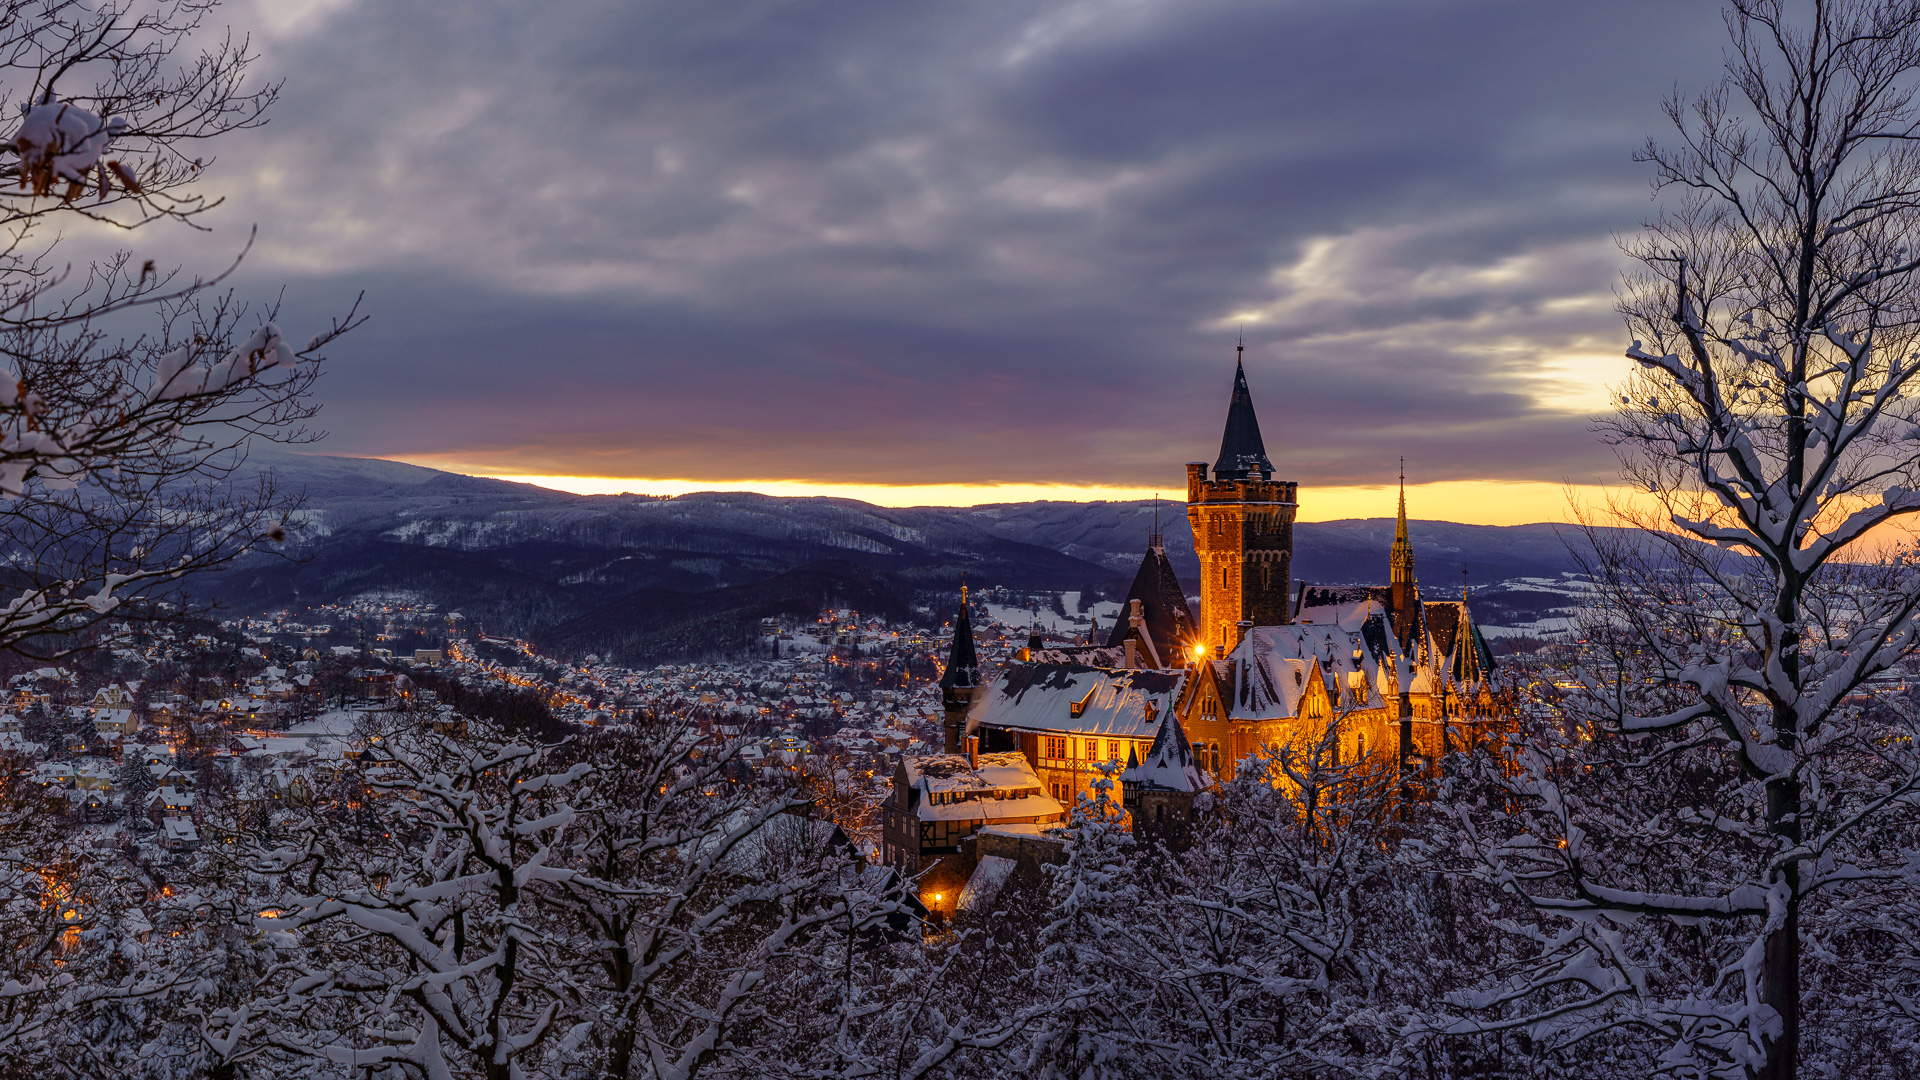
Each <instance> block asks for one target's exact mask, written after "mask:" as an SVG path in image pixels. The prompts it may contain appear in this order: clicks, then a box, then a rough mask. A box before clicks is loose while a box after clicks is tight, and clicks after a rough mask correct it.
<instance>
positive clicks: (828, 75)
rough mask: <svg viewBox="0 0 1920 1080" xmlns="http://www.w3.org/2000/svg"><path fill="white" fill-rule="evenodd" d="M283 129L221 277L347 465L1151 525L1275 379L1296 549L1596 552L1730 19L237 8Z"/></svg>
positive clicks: (245, 161) (257, 149)
mask: <svg viewBox="0 0 1920 1080" xmlns="http://www.w3.org/2000/svg"><path fill="white" fill-rule="evenodd" d="M223 17H224V18H225V19H227V20H229V21H231V23H232V24H233V25H234V27H235V28H236V29H237V30H242V31H245V32H248V33H251V34H252V35H253V40H254V43H255V44H256V46H257V47H258V49H259V51H260V54H261V57H260V61H259V64H258V71H259V73H260V74H261V76H262V77H271V78H278V79H282V80H284V87H283V90H282V98H281V102H280V105H279V106H278V107H277V110H276V112H275V113H274V115H273V120H272V123H271V124H270V125H268V126H267V127H266V128H264V129H261V130H258V131H252V132H242V133H237V134H234V135H231V136H229V137H227V138H226V139H225V141H224V142H222V143H220V144H218V145H216V146H215V147H213V148H212V149H213V150H214V153H213V154H212V155H211V156H212V157H213V162H212V167H211V168H210V169H209V170H208V177H209V179H208V181H207V182H208V184H209V185H210V187H211V188H212V189H213V191H214V192H215V193H218V194H221V195H224V196H225V197H226V198H227V202H226V203H225V204H224V205H223V206H222V207H220V208H219V210H217V211H216V212H215V214H214V215H213V216H212V217H211V218H210V219H209V222H208V223H209V224H212V225H213V226H214V229H213V231H212V232H211V233H208V234H205V235H199V234H189V233H187V232H186V231H185V230H176V231H174V232H153V233H146V234H142V235H141V237H140V240H139V244H140V245H141V254H142V255H143V256H145V257H151V255H150V254H149V253H148V252H147V250H146V248H147V247H151V248H153V249H155V250H158V251H159V253H160V257H161V259H162V261H163V262H178V263H182V264H185V265H188V266H189V267H193V268H199V267H203V266H213V265H215V264H217V263H219V262H220V261H221V260H222V258H223V257H224V256H225V255H228V254H230V253H231V252H232V251H233V250H235V249H236V248H237V246H238V245H239V244H240V243H241V242H242V241H243V240H244V238H245V236H246V231H247V229H248V228H249V227H252V226H256V225H257V226H258V228H259V230H260V234H259V235H260V239H259V242H258V243H257V244H256V246H255V248H254V249H253V251H252V253H251V254H250V256H249V258H248V260H247V262H246V264H245V266H244V267H243V270H242V272H241V274H240V275H239V277H238V278H237V279H236V281H237V286H238V288H239V289H240V290H241V291H242V293H243V294H250V295H259V296H273V295H277V294H279V293H280V290H282V289H284V290H285V292H284V296H285V301H284V311H285V313H286V317H285V318H283V319H282V322H283V324H286V325H287V328H288V331H289V333H290V334H292V335H293V336H295V337H304V336H305V333H306V330H305V324H306V323H313V324H318V323H320V322H321V321H322V320H323V319H324V318H325V316H326V315H327V314H329V313H331V312H334V311H338V310H340V309H341V308H343V307H344V306H345V305H346V304H347V303H349V302H350V301H351V299H352V298H353V296H355V295H356V294H358V293H360V292H362V291H364V293H365V296H366V299H365V302H364V305H363V310H364V311H365V312H366V313H368V314H370V315H371V316H372V318H371V321H369V322H368V324H367V325H366V326H365V327H364V328H362V329H361V330H359V331H356V332H355V333H354V334H352V335H350V336H349V337H347V338H346V339H343V340H342V341H340V342H339V343H337V344H336V345H335V346H334V347H333V348H332V350H331V352H330V355H329V358H328V368H329V374H328V375H327V377H326V379H325V381H324V382H323V384H322V389H321V394H322V397H323V399H324V400H325V402H326V410H325V412H324V413H323V415H322V422H323V424H324V426H325V427H326V428H327V429H328V430H329V431H330V432H331V434H330V436H329V438H328V439H327V440H326V441H325V442H324V443H322V444H320V445H319V447H318V448H317V449H320V450H322V451H324V452H328V453H336V454H350V455H362V456H381V457H391V458H397V459H401V460H406V461H411V462H415V463H419V464H424V465H432V466H435V467H440V468H449V469H454V470H457V471H462V472H470V473H477V474H483V475H510V476H515V477H519V478H540V479H539V482H543V483H548V484H551V485H553V486H561V487H570V488H571V489H574V490H587V491H620V490H630V491H648V492H658V493H669V494H670V493H675V492H679V491H687V490H700V489H716V488H719V489H734V488H746V489H753V490H765V491H773V492H776V493H782V494H785V493H801V494H804V493H812V492H820V493H833V494H850V495H854V496H856V497H863V498H868V499H870V500H871V501H876V502H883V503H890V504H894V505H903V504H914V503H949V504H950V503H964V502H980V501H1005V500H1013V499H1024V498H1032V497H1051V498H1130V497H1140V496H1143V495H1150V494H1152V493H1155V492H1161V493H1167V494H1177V493H1178V492H1179V491H1180V490H1181V489H1183V487H1184V469H1183V463H1184V462H1186V461H1191V460H1209V461H1210V460H1212V458H1213V457H1214V456H1215V454H1216V452H1217V450H1218V445H1219V438H1220V429H1221V425H1222V423H1223V421H1224V418H1225V410H1226V403H1227V397H1228V392H1229V390H1230V387H1231V382H1232V376H1233V363H1234V355H1235V352H1234V349H1235V343H1236V339H1237V337H1238V336H1239V335H1241V334H1244V335H1245V343H1246V366H1247V374H1248V380H1249V383H1250V385H1251V387H1252V391H1253V395H1254V401H1255V404H1256V406H1257V408H1258V410H1259V415H1260V419H1261V424H1262V428H1263V430H1264V433H1265V437H1266V443H1267V450H1268V452H1269V455H1270V456H1271V457H1272V458H1273V460H1274V462H1275V464H1276V466H1277V467H1278V469H1279V473H1280V475H1281V476H1283V477H1286V478H1289V479H1293V480H1297V481H1298V482H1299V483H1300V484H1301V517H1302V518H1303V519H1308V520H1314V519H1326V518H1334V517H1351V516H1379V515H1382V514H1390V513H1391V512H1392V494H1391V491H1390V486H1391V484H1392V483H1393V480H1394V476H1395V470H1396V467H1397V466H1396V462H1397V460H1398V459H1399V458H1400V457H1401V456H1403V455H1404V456H1405V457H1406V459H1407V471H1408V475H1409V482H1410V484H1411V485H1413V491H1412V495H1411V499H1412V501H1413V503H1414V512H1415V515H1416V516H1419V517H1428V518H1444V519H1450V520H1456V521H1469V522H1483V523H1490V524H1506V523H1513V522H1517V521H1537V520H1555V519H1560V518H1564V517H1565V516H1566V514H1567V512H1568V511H1567V502H1568V496H1569V493H1570V492H1572V493H1574V494H1576V495H1582V494H1584V495H1586V496H1592V495H1594V494H1596V493H1599V492H1601V491H1602V490H1603V488H1602V486H1603V485H1606V484H1608V483H1610V482H1611V481H1612V480H1613V479H1614V477H1615V476H1616V472H1617V469H1616V465H1615V462H1614V459H1613V457H1612V454H1611V452H1610V451H1609V450H1608V448H1607V447H1605V446H1604V445H1602V444H1600V443H1599V442H1598V441H1597V440H1596V438H1595V436H1594V434H1593V431H1592V419H1591V418H1592V417H1593V416H1594V415H1595V414H1596V413H1598V412H1600V411H1603V410H1605V409H1606V407H1607V401H1608V387H1609V386H1610V385H1613V384H1615V383H1617V382H1619V381H1620V380H1622V379H1623V378H1624V377H1625V375H1626V361H1624V360H1623V359H1622V358H1621V356H1620V354H1621V350H1622V348H1623V347H1624V345H1625V344H1626V341H1625V335H1624V332H1623V329H1622V326H1621V323H1620V320H1619V318H1618V316H1617V315H1616V314H1615V313H1614V311H1613V287H1614V283H1615V282H1616V280H1617V279H1618V275H1619V272H1620V270H1621V268H1622V258H1621V256H1620V254H1619V250H1618V246H1617V244H1618V240H1619V238H1620V237H1622V236H1626V235H1630V234H1631V233H1633V231H1634V230H1635V229H1636V228H1637V227H1638V225H1639V223H1640V222H1641V221H1643V220H1645V219H1647V218H1648V217H1649V216H1651V214H1652V213H1653V212H1654V209H1655V206H1656V204H1655V203H1654V202H1653V201H1652V193H1651V190H1650V188H1649V185H1648V179H1649V175H1648V171H1647V169H1646V167H1645V166H1643V165H1639V164H1636V163H1635V162H1634V161H1633V153H1634V151H1635V150H1636V149H1637V148H1638V147H1639V146H1640V145H1641V144H1642V143H1643V142H1644V141H1645V139H1646V138H1647V137H1648V136H1649V135H1654V136H1661V135H1663V134H1664V132H1663V125H1664V119H1663V117H1662V114H1661V111H1660V106H1661V102H1662V99H1663V98H1664V97H1665V96H1666V95H1668V94H1671V93H1672V92H1674V90H1675V89H1676V88H1678V89H1680V90H1682V91H1687V92H1691V91H1696V90H1698V89H1700V88H1703V87H1705V86H1706V85H1707V84H1708V82H1709V81H1710V80H1711V79H1712V78H1713V76H1714V75H1715V74H1716V72H1717V68H1718V64H1719V60H1720V56H1721V48H1722V44H1721V43H1722V40H1723V36H1724V30H1723V28H1722V25H1721V23H1720V18H1719V12H1718V9H1717V7H1716V6H1715V5H1714V4H1711V3H1701V2H1696V0H1659V2H1642V0H1610V2H1609V3H1606V4H1591V3H1574V2H1571V0H1524V2H1507V0H1499V2H1495V0H1342V2H1339V3H1327V2H1325V0H1315V2H1285V0H1260V2H1253V3H1240V2H1216V0H1080V2H1073V0H1068V2H980V3H966V4H875V3H872V2H870V0H868V2H854V3H843V2H837V0H808V2H805V3H801V2H785V0H736V2H729V3H724V4H714V3H711V2H704V0H684V2H683V0H670V2H644V3H635V2H631V0H620V2H600V0H569V2H568V3H566V4H564V5H558V6H543V5H528V4H525V3H517V2H516V3H507V2H491V0H471V2H459V3H455V2H446V3H424V2H419V0H404V2H403V0H377V2H374V0H363V2H356V0H236V2H231V3H230V4H229V5H228V6H227V7H226V8H224V9H223Z"/></svg>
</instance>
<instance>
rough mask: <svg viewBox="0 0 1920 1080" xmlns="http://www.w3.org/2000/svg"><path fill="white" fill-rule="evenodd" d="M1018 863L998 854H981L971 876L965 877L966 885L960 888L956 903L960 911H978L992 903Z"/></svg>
mask: <svg viewBox="0 0 1920 1080" xmlns="http://www.w3.org/2000/svg"><path fill="white" fill-rule="evenodd" d="M1018 865H1019V864H1018V863H1016V862H1014V861H1013V860H1012V859H1008V858H1003V857H1001V856H999V855H982V856H981V857H980V862H979V863H978V864H977V865H976V866H975V867H974V868H973V876H971V877H969V878H967V886H966V888H964V889H961V890H960V902H959V904H957V905H956V907H957V908H958V910H960V911H978V910H980V909H982V908H985V907H986V906H987V905H988V904H991V903H993V898H994V897H996V896H998V895H1000V890H1001V889H1002V888H1004V887H1005V886H1006V884H1007V881H1008V879H1010V878H1012V877H1013V871H1014V868H1015V867H1017V866H1018Z"/></svg>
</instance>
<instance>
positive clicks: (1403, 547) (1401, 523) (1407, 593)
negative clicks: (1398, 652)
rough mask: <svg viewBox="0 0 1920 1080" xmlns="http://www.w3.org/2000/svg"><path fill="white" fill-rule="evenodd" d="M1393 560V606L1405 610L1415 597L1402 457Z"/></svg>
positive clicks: (1405, 478) (1391, 558)
mask: <svg viewBox="0 0 1920 1080" xmlns="http://www.w3.org/2000/svg"><path fill="white" fill-rule="evenodd" d="M1389 561H1390V562H1391V564H1392V566H1391V570H1392V575H1393V576H1392V577H1391V578H1389V579H1388V580H1390V581H1391V582H1392V583H1393V607H1394V610H1395V611H1403V610H1405V609H1406V607H1407V604H1408V603H1409V602H1411V601H1412V599H1413V544H1412V543H1411V542H1410V541H1409V540H1408V539H1407V459H1406V458H1401V459H1400V516H1399V517H1398V519H1396V520H1395V521H1394V524H1393V554H1392V555H1391V556H1389Z"/></svg>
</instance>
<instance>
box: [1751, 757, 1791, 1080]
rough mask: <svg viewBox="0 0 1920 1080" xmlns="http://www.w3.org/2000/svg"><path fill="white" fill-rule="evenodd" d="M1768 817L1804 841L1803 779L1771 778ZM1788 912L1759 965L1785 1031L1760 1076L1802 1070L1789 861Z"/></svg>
mask: <svg viewBox="0 0 1920 1080" xmlns="http://www.w3.org/2000/svg"><path fill="white" fill-rule="evenodd" d="M1767 820H1768V822H1769V823H1770V824H1771V825H1772V826H1773V832H1774V834H1775V835H1776V836H1778V837H1780V838H1781V839H1782V840H1784V841H1787V842H1791V843H1793V844H1796V845H1797V844H1798V843H1799V842H1800V782H1799V781H1798V780H1794V779H1791V778H1788V779H1781V780H1774V781H1771V782H1769V783H1768V784H1767ZM1785 875H1786V879H1787V890H1788V893H1787V895H1788V899H1787V917H1786V919H1785V920H1784V921H1783V922H1782V923H1781V925H1780V927H1779V929H1777V930H1775V931H1773V932H1772V933H1771V934H1768V935H1767V941H1766V950H1765V953H1764V955H1763V956H1762V958H1761V962H1760V964H1761V966H1760V1000H1761V1002H1762V1003H1764V1004H1766V1005H1769V1006H1772V1008H1773V1011H1774V1012H1776V1013H1778V1014H1779V1015H1780V1034H1779V1036H1778V1037H1777V1038H1775V1039H1774V1040H1773V1041H1771V1042H1769V1043H1768V1044H1767V1060H1766V1064H1765V1065H1764V1066H1762V1069H1761V1072H1760V1074H1759V1080H1796V1078H1797V1077H1798V1076H1799V1075H1800V865H1799V864H1798V863H1788V864H1787V868H1786V871H1785Z"/></svg>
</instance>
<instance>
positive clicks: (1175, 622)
mask: <svg viewBox="0 0 1920 1080" xmlns="http://www.w3.org/2000/svg"><path fill="white" fill-rule="evenodd" d="M1133 600H1138V601H1140V614H1141V615H1143V616H1145V617H1146V621H1147V633H1148V634H1150V635H1152V636H1153V643H1154V647H1155V648H1157V649H1160V650H1162V651H1165V650H1168V649H1178V648H1181V647H1182V646H1183V645H1184V644H1185V643H1186V642H1188V641H1191V640H1193V639H1194V638H1195V637H1196V636H1197V634H1196V633H1195V630H1194V622H1193V609H1191V608H1189V607H1188V606H1187V591H1186V590H1185V589H1183V588H1181V587H1180V578H1179V576H1178V575H1176V574H1175V573H1174V572H1173V563H1171V562H1170V561H1168V559H1167V549H1166V548H1163V547H1150V548H1148V549H1147V554H1146V557H1145V558H1143V559H1141V560H1140V569H1139V571H1138V572H1136V573H1135V574H1134V575H1133V587H1132V588H1130V589H1128V590H1127V596H1126V599H1124V600H1122V601H1120V615H1119V617H1117V618H1116V619H1114V621H1113V630H1112V631H1111V632H1109V633H1108V635H1107V644H1108V645H1109V646H1119V645H1124V644H1126V640H1127V637H1128V635H1129V634H1130V633H1131V632H1132V629H1133V628H1132V627H1131V626H1129V625H1128V624H1127V612H1128V611H1129V610H1130V609H1131V608H1132V604H1131V603H1130V601H1133ZM1161 659H1162V660H1163V661H1165V662H1171V660H1170V659H1169V658H1168V657H1166V656H1162V657H1161Z"/></svg>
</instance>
